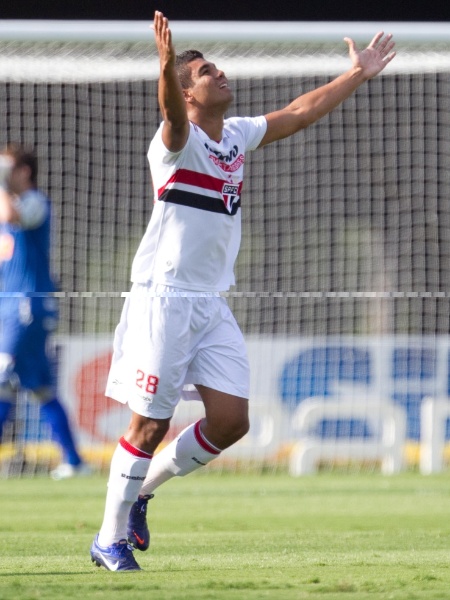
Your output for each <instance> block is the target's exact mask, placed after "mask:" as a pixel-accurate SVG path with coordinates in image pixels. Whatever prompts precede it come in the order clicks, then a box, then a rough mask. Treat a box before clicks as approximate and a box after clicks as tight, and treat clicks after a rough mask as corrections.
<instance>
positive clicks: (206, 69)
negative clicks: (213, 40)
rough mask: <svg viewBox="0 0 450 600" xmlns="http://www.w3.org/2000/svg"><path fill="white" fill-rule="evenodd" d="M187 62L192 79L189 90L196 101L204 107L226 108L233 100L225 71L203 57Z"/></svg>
mask: <svg viewBox="0 0 450 600" xmlns="http://www.w3.org/2000/svg"><path fill="white" fill-rule="evenodd" d="M189 64H190V67H191V79H192V85H191V87H190V88H189V92H190V94H191V95H192V96H193V98H195V100H196V101H197V103H198V104H200V105H201V106H204V107H205V108H209V107H217V106H219V107H223V109H224V110H226V109H227V108H228V106H229V105H230V103H231V101H232V100H233V92H232V91H231V88H230V86H229V83H228V79H227V78H226V77H225V73H224V72H223V71H221V70H220V69H217V67H216V65H215V64H213V63H211V62H209V61H207V60H204V59H203V58H197V59H195V60H193V61H192V62H191V63H189Z"/></svg>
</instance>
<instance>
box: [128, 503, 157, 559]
mask: <svg viewBox="0 0 450 600" xmlns="http://www.w3.org/2000/svg"><path fill="white" fill-rule="evenodd" d="M152 498H153V494H148V495H147V496H139V498H138V499H137V500H136V502H135V503H134V504H133V506H132V507H131V510H130V516H129V517H128V527H127V535H128V543H129V544H131V545H132V546H134V547H135V548H137V549H138V550H142V551H144V550H147V548H148V547H149V546H150V531H149V530H148V526H147V504H148V501H149V500H151V499H152Z"/></svg>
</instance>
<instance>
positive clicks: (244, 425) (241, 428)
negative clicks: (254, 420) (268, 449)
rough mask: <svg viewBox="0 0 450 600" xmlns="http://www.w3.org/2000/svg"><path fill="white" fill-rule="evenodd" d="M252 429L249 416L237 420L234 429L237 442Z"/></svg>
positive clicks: (233, 433) (233, 432)
mask: <svg viewBox="0 0 450 600" xmlns="http://www.w3.org/2000/svg"><path fill="white" fill-rule="evenodd" d="M249 429H250V420H249V418H248V415H243V416H241V417H240V418H239V419H237V420H236V422H235V423H234V426H233V428H232V431H231V433H232V435H234V438H235V442H237V441H239V440H240V439H241V438H243V437H244V435H246V434H247V433H248V431H249Z"/></svg>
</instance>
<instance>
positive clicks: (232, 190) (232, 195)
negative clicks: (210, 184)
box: [222, 183, 239, 214]
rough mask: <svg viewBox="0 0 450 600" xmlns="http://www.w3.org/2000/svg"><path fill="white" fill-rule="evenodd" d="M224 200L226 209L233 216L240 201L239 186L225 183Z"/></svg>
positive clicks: (223, 189)
mask: <svg viewBox="0 0 450 600" xmlns="http://www.w3.org/2000/svg"><path fill="white" fill-rule="evenodd" d="M222 198H223V201H224V204H225V208H226V209H227V211H228V212H229V213H230V214H231V213H232V212H233V207H234V205H235V204H236V202H238V201H239V186H238V185H233V184H231V183H224V185H223V188H222Z"/></svg>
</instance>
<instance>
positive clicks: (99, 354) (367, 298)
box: [0, 20, 450, 476]
mask: <svg viewBox="0 0 450 600" xmlns="http://www.w3.org/2000/svg"><path fill="white" fill-rule="evenodd" d="M172 30H173V36H174V42H175V45H176V48H177V50H179V51H181V50H183V49H187V48H198V49H199V50H201V51H203V52H204V54H205V55H206V56H207V57H208V59H210V60H212V61H214V62H216V64H217V65H218V66H220V68H222V69H223V70H224V71H225V72H226V74H227V76H228V77H229V78H230V80H231V81H232V85H233V87H234V90H235V101H234V105H233V107H232V111H231V112H233V113H234V114H239V115H258V114H265V113H266V112H270V111H271V110H274V109H276V108H278V107H280V106H283V105H285V104H287V103H288V102H290V101H291V100H292V99H293V98H294V97H296V96H298V95H299V94H300V93H301V92H302V91H307V90H309V89H312V88H314V87H317V86H318V85H322V84H323V83H326V82H327V81H329V80H330V79H331V78H332V77H334V76H335V75H336V74H337V73H340V72H342V71H344V70H345V69H346V68H347V67H348V66H349V59H348V56H347V47H346V44H345V43H344V42H343V37H344V36H348V37H352V38H354V39H355V41H356V42H357V43H358V44H360V45H363V44H367V43H368V42H369V41H370V39H371V38H372V37H373V35H374V34H375V33H376V32H377V31H379V30H383V31H385V32H388V31H389V32H392V33H393V34H394V37H395V39H396V42H397V57H396V58H395V60H394V61H393V62H392V63H391V64H390V65H389V66H388V68H387V69H386V70H385V71H384V72H383V73H382V74H381V76H379V77H378V78H376V79H374V80H372V81H370V82H368V83H367V84H366V85H364V86H362V87H361V88H360V89H358V91H357V92H356V94H355V95H354V96H353V97H351V98H350V99H348V100H347V101H346V102H345V103H344V104H343V105H342V106H341V107H339V108H338V109H336V110H335V111H334V112H333V113H332V114H330V115H329V116H328V117H326V118H325V119H323V120H322V121H320V122H319V123H317V124H316V125H314V126H313V127H311V128H309V129H307V130H306V131H304V132H302V133H300V134H299V135H297V136H295V137H293V138H291V139H289V140H284V141H282V142H280V143H278V144H273V145H271V146H269V147H267V148H265V149H264V150H262V151H259V152H255V153H252V156H250V157H249V161H248V164H247V167H246V168H247V182H246V186H245V193H244V195H243V205H242V211H243V228H244V230H243V239H242V248H241V254H240V257H239V259H238V264H237V268H236V277H237V285H236V287H235V288H234V289H233V290H231V291H230V292H229V293H227V294H226V296H227V298H228V302H229V303H230V305H231V307H232V310H233V312H234V314H235V315H236V318H237V319H238V322H239V324H240V326H241V328H242V330H243V332H244V335H245V337H246V340H247V344H248V351H249V358H250V363H251V367H252V380H251V398H250V405H251V422H252V425H251V431H250V433H249V435H248V436H247V437H246V438H245V439H244V440H242V441H241V442H240V443H239V444H237V445H236V446H235V447H233V448H231V449H230V450H229V451H227V452H225V453H224V455H223V458H221V459H220V461H218V462H217V463H216V464H214V463H213V464H212V465H211V466H210V467H208V468H214V469H238V468H239V469H256V470H258V471H260V472H262V471H264V470H265V469H272V470H273V469H287V470H289V471H290V472H291V473H292V474H293V475H301V474H303V473H307V472H308V473H309V472H316V471H317V470H318V469H338V470H343V471H345V470H348V469H351V470H368V469H381V470H382V471H383V472H384V473H393V472H398V471H399V470H402V469H408V468H417V469H421V470H422V471H423V472H424V473H427V472H434V471H437V470H443V469H445V468H447V466H448V456H449V452H448V450H449V447H448V440H449V439H450V428H449V427H448V423H449V419H450V412H449V411H448V407H447V404H446V402H447V401H448V399H449V397H450V338H449V327H450V306H449V302H450V288H449V284H448V282H449V281H450V236H449V234H448V232H449V227H450V209H449V208H448V198H449V197H450V178H449V177H448V164H449V160H450V108H449V103H448V98H449V97H450V84H449V81H450V79H449V75H450V31H449V30H448V27H447V26H446V24H441V23H367V22H364V23H362V22H340V23H262V22H260V23H246V22H234V23H233V22H215V23H212V22H175V23H173V24H172ZM158 74H159V64H158V58H157V53H156V49H155V45H154V42H153V36H152V32H151V30H150V29H149V23H147V22H133V21H132V22H125V23H124V22H118V21H108V22H98V21H75V22H70V21H67V22H52V21H1V20H0V105H1V110H0V138H1V139H0V144H4V143H6V142H9V141H13V140H17V141H21V142H23V143H27V144H31V145H33V146H34V147H35V148H36V150H37V153H38V158H39V163H40V171H41V172H40V180H39V184H40V186H41V187H42V188H43V189H44V190H45V191H47V192H48V194H49V196H50V197H51V198H52V202H53V212H54V224H53V225H54V231H53V232H52V235H53V248H54V250H53V268H54V271H55V273H56V274H57V276H58V278H59V280H60V289H61V292H60V293H59V294H58V295H59V298H60V306H61V324H60V329H59V334H58V337H57V338H56V340H55V350H56V351H57V353H58V381H59V387H60V392H61V396H62V400H63V401H64V402H65V403H66V406H67V407H68V410H69V412H70V415H71V418H72V420H73V422H74V423H75V424H76V428H77V432H78V436H79V439H80V443H81V447H82V450H83V454H84V455H85V457H86V459H87V460H88V461H90V462H91V463H93V464H94V465H96V466H97V467H98V468H99V469H103V468H106V467H107V465H108V464H109V457H110V455H111V452H112V449H113V448H114V446H115V444H116V442H117V436H118V435H119V434H120V432H121V431H122V430H123V428H124V426H125V425H126V422H127V418H128V416H127V413H126V409H124V408H123V407H122V406H120V405H118V404H117V403H111V402H109V401H108V400H107V399H106V398H105V397H104V393H103V392H104V384H105V380H106V374H107V371H108V367H109V360H110V355H111V342H112V334H113V331H114V327H115V325H116V323H117V322H118V318H119V314H120V310H121V307H122V302H123V294H124V293H126V292H127V291H128V289H129V273H130V264H131V260H132V257H133V255H134V252H135V250H136V248H137V245H138V243H139V241H140V238H141V236H142V234H143V231H144V229H145V227H146V224H147V222H148V219H149V217H150V213H151V208H152V200H151V199H152V187H151V181H150V174H149V169H148V165H147V159H146V153H147V148H148V144H149V142H150V140H151V138H152V136H153V133H154V131H155V130H156V128H157V127H158V124H159V120H160V115H159V112H158V105H157V78H158ZM430 399H431V400H430ZM433 399H435V400H436V402H438V404H432V401H433ZM430 402H431V404H430ZM436 407H437V408H436ZM442 407H444V408H442ZM438 409H439V410H438ZM201 411H202V408H201V405H200V404H198V403H195V402H188V403H182V404H180V407H179V410H178V411H177V413H176V415H175V417H174V420H173V427H172V432H171V435H172V436H173V435H175V433H176V432H177V431H179V430H180V428H182V427H184V425H186V424H187V423H188V422H191V421H192V420H193V419H194V418H197V417H198V415H199V414H201ZM17 419H18V421H17V423H16V424H15V427H10V428H7V429H6V430H5V431H4V432H3V439H2V443H1V445H0V469H1V473H3V475H4V476H10V475H20V474H29V475H33V474H35V473H40V472H47V471H48V470H49V469H50V468H51V467H52V466H53V465H54V464H55V463H56V462H57V461H58V456H57V450H56V449H55V447H54V446H53V444H52V442H51V440H49V438H48V431H47V430H46V429H45V426H44V425H43V424H42V423H41V421H40V418H39V413H38V411H37V408H36V407H35V406H34V405H32V404H31V403H29V401H28V399H27V398H26V397H21V398H20V399H19V405H18V410H17ZM435 435H436V436H438V437H435ZM433 440H438V442H439V443H435V444H434V445H432V441H433ZM11 465H13V468H12V467H11Z"/></svg>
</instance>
